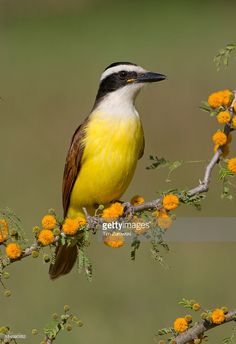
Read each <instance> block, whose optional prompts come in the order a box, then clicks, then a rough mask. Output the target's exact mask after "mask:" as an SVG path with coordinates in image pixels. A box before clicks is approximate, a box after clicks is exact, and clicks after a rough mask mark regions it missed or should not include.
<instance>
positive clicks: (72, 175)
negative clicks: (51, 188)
mask: <svg viewBox="0 0 236 344" xmlns="http://www.w3.org/2000/svg"><path fill="white" fill-rule="evenodd" d="M87 123H88V118H87V119H86V120H85V121H84V123H83V124H81V125H80V126H79V127H78V128H77V129H76V131H75V133H74V135H73V137H72V140H71V144H70V148H69V151H68V153H67V157H66V164H65V169H64V176H63V185H62V200H63V209H64V216H66V214H67V211H68V207H69V204H70V195H71V192H72V188H73V186H74V183H75V181H76V178H77V176H78V173H79V170H80V166H81V160H82V156H83V152H84V145H83V143H82V140H83V138H84V128H85V126H86V125H87Z"/></svg>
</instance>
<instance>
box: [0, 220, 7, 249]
mask: <svg viewBox="0 0 236 344" xmlns="http://www.w3.org/2000/svg"><path fill="white" fill-rule="evenodd" d="M8 233H9V228H8V223H7V221H6V220H5V219H0V244H1V243H3V242H4V241H6V240H7V238H8Z"/></svg>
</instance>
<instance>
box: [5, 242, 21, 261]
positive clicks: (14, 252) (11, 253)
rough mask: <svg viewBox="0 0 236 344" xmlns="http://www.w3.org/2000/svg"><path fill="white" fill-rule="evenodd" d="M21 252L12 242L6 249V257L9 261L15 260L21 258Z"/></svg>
mask: <svg viewBox="0 0 236 344" xmlns="http://www.w3.org/2000/svg"><path fill="white" fill-rule="evenodd" d="M21 253H22V250H21V248H20V246H19V245H18V244H16V243H14V242H12V243H10V244H8V245H7V247H6V255H7V257H8V258H10V259H13V260H14V259H17V258H19V257H20V256H21Z"/></svg>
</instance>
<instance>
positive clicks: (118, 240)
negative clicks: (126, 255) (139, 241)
mask: <svg viewBox="0 0 236 344" xmlns="http://www.w3.org/2000/svg"><path fill="white" fill-rule="evenodd" d="M103 242H104V244H105V245H107V246H109V247H112V248H119V247H122V246H124V244H125V239H124V236H123V235H122V234H121V233H120V232H113V233H112V234H109V235H106V236H105V237H104V238H103Z"/></svg>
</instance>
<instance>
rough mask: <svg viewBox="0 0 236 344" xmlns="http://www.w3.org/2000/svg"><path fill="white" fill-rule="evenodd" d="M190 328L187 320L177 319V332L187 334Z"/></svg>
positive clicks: (175, 323) (175, 324) (175, 325)
mask: <svg viewBox="0 0 236 344" xmlns="http://www.w3.org/2000/svg"><path fill="white" fill-rule="evenodd" d="M188 327H189V323H188V321H187V320H186V318H177V319H175V321H174V330H175V332H178V333H182V332H185V331H186V330H187V329H188Z"/></svg>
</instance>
